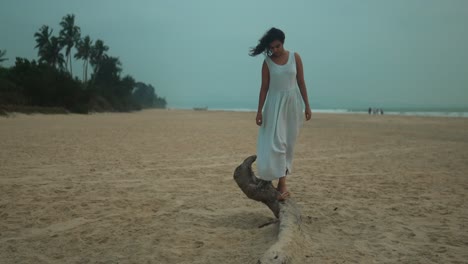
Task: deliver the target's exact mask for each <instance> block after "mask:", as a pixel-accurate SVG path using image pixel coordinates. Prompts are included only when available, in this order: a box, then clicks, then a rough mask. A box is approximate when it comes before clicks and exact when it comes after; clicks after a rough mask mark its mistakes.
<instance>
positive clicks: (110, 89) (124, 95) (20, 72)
mask: <svg viewBox="0 0 468 264" xmlns="http://www.w3.org/2000/svg"><path fill="white" fill-rule="evenodd" d="M60 26H61V30H60V32H59V35H58V36H54V35H53V30H52V29H51V28H49V26H47V25H43V26H42V27H40V28H39V30H38V31H37V32H36V33H35V34H34V38H35V40H36V46H35V48H36V49H37V54H38V57H39V59H38V61H35V60H28V59H25V58H18V57H17V58H16V60H15V65H14V66H12V67H10V68H4V67H2V66H1V63H2V62H3V61H6V60H8V59H7V58H6V57H5V56H6V50H0V114H2V113H5V112H8V111H19V112H27V113H29V112H34V111H37V112H47V109H49V110H50V112H53V113H57V112H67V111H68V112H73V113H88V112H102V111H134V110H141V109H142V108H165V107H166V100H165V98H161V97H158V96H157V95H156V93H155V90H154V87H153V86H152V85H150V84H144V83H142V82H137V81H135V79H134V78H133V77H132V76H130V75H126V76H121V72H122V64H121V62H120V60H119V58H118V57H113V56H109V55H108V54H107V52H108V50H109V47H108V46H107V45H105V44H104V41H102V40H100V39H97V40H96V41H95V42H94V43H93V40H92V39H91V38H90V36H88V35H87V36H85V37H84V38H81V29H80V27H78V26H77V25H76V24H75V16H74V15H66V16H64V17H63V19H62V21H61V22H60ZM75 51H76V52H75ZM73 58H75V59H78V60H82V61H83V69H82V77H81V80H80V79H78V78H74V77H73V69H72V59H73ZM89 66H91V68H92V72H91V74H90V78H89V80H88V76H89V74H88V68H89Z"/></svg>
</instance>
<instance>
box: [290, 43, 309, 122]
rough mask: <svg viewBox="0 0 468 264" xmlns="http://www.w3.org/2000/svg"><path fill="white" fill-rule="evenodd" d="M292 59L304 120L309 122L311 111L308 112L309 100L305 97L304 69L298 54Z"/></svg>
mask: <svg viewBox="0 0 468 264" xmlns="http://www.w3.org/2000/svg"><path fill="white" fill-rule="evenodd" d="M294 57H295V58H296V69H297V76H296V79H297V85H298V86H299V90H300V91H301V95H302V100H304V104H305V117H306V120H310V117H311V116H312V111H311V110H310V105H309V98H308V96H307V88H306V84H305V81H304V67H303V66H302V60H301V56H299V54H298V53H296V52H295V53H294Z"/></svg>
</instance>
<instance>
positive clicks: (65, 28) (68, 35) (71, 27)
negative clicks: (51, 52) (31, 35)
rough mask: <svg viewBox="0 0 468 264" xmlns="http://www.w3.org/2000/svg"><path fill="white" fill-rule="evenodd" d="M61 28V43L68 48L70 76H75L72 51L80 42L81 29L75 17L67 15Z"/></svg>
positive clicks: (66, 50)
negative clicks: (76, 23)
mask: <svg viewBox="0 0 468 264" xmlns="http://www.w3.org/2000/svg"><path fill="white" fill-rule="evenodd" d="M60 26H61V27H62V30H60V41H61V42H62V45H63V46H64V47H66V49H65V55H66V56H67V64H66V65H67V66H66V69H68V64H69V65H70V74H71V75H72V76H73V70H72V58H71V49H72V48H73V46H75V44H76V43H77V42H78V41H79V40H80V35H81V33H80V31H81V30H80V27H78V26H76V25H75V15H70V14H68V15H66V16H64V17H63V18H62V22H60Z"/></svg>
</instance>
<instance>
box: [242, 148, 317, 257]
mask: <svg viewBox="0 0 468 264" xmlns="http://www.w3.org/2000/svg"><path fill="white" fill-rule="evenodd" d="M256 158H257V156H255V155H253V156H250V157H248V158H247V159H245V160H244V162H243V163H242V164H240V165H239V166H238V167H237V168H236V170H235V171H234V180H235V181H236V183H237V185H239V188H240V189H241V190H242V191H243V192H244V193H245V195H247V197H248V198H250V199H253V200H255V201H259V202H262V203H264V204H265V205H266V206H268V208H270V210H271V211H272V212H273V214H274V215H275V217H276V218H278V219H279V232H278V240H277V241H276V243H274V244H273V245H272V246H271V247H270V248H269V249H268V250H267V251H266V252H265V253H264V254H263V256H262V258H260V259H259V260H258V262H257V263H258V264H260V263H261V264H267V263H268V264H269V263H282V264H283V263H304V262H305V261H306V260H305V258H306V257H307V256H306V250H307V248H308V244H309V243H310V242H309V241H310V240H309V239H307V237H306V236H305V235H304V233H303V232H302V229H301V224H302V220H301V211H300V209H299V208H298V206H297V204H296V203H295V202H294V200H293V199H292V198H288V199H286V200H285V201H282V202H280V201H278V196H279V195H280V193H279V192H278V191H277V190H276V189H275V188H274V187H273V184H272V183H271V182H270V181H264V180H261V179H259V178H257V177H256V176H255V174H254V172H253V170H252V163H254V162H255V160H256Z"/></svg>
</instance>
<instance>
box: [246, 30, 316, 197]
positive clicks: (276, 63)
mask: <svg viewBox="0 0 468 264" xmlns="http://www.w3.org/2000/svg"><path fill="white" fill-rule="evenodd" d="M284 39H285V35H284V33H283V31H281V30H279V29H277V28H271V29H270V30H268V31H267V32H266V33H265V34H264V35H263V37H262V38H261V39H260V40H259V43H258V45H257V46H256V47H254V48H252V49H251V50H250V53H249V55H250V56H257V55H259V54H261V53H264V54H265V60H264V61H263V65H262V84H261V87H260V96H259V101H258V110H257V116H256V118H255V120H256V123H257V125H258V126H260V129H259V131H258V139H257V170H258V177H259V178H260V179H263V180H266V181H272V180H276V179H279V180H278V186H277V190H278V192H279V193H280V196H279V197H278V199H279V200H284V199H286V198H287V197H288V196H289V192H288V188H287V186H286V176H287V175H288V174H289V173H291V165H292V159H293V154H294V145H295V143H296V138H297V136H298V134H299V130H300V128H301V126H302V123H303V120H304V119H303V117H302V113H303V112H302V110H303V105H302V101H304V104H305V119H306V120H310V118H311V115H312V111H311V110H310V105H309V100H308V97H307V89H306V85H305V81H304V71H303V66H302V60H301V57H300V56H299V54H298V53H296V52H292V51H288V50H285V49H284V46H283V44H284ZM298 87H299V88H298ZM301 96H302V100H301Z"/></svg>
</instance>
